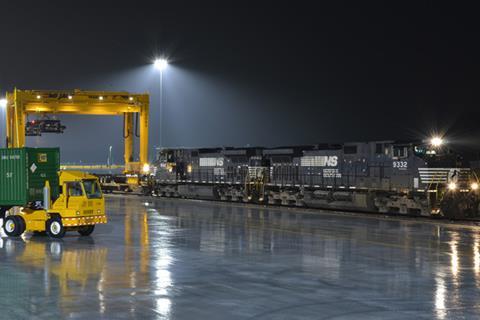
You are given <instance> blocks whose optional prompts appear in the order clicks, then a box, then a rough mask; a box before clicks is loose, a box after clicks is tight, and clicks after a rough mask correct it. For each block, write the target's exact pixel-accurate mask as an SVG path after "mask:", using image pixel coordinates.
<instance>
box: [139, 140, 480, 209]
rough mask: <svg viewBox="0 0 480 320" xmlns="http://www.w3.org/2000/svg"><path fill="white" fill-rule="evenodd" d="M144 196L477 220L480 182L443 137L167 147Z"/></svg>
mask: <svg viewBox="0 0 480 320" xmlns="http://www.w3.org/2000/svg"><path fill="white" fill-rule="evenodd" d="M152 167H153V172H152V174H151V175H150V176H149V178H148V179H147V180H146V181H145V183H144V184H143V187H142V189H143V192H144V194H153V195H157V196H166V197H184V198H194V199H208V200H223V201H235V202H254V203H262V204H271V205H286V206H301V207H311V208H330V209H341V210H355V211H368V212H381V213H395V214H408V215H418V216H432V215H434V216H444V217H448V218H477V217H478V216H479V215H480V212H479V211H480V208H479V203H480V201H479V199H480V197H479V182H478V178H477V176H476V175H475V173H474V171H472V170H471V169H470V167H469V164H468V163H467V162H466V161H465V159H464V158H463V157H462V156H461V155H460V154H459V153H456V152H453V151H452V150H451V149H450V148H448V147H447V146H446V145H445V144H443V141H442V140H441V139H440V138H435V139H432V140H429V141H393V140H392V141H371V142H354V143H341V144H317V145H307V146H287V147H276V148H263V147H248V148H211V149H194V148H191V149H190V148H177V149H161V150H159V152H158V156H157V159H156V161H155V163H153V166H152Z"/></svg>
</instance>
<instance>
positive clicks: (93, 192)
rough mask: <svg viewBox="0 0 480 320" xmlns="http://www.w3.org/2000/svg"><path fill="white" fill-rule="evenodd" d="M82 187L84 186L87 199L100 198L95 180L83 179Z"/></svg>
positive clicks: (100, 193)
mask: <svg viewBox="0 0 480 320" xmlns="http://www.w3.org/2000/svg"><path fill="white" fill-rule="evenodd" d="M83 187H84V188H85V193H86V194H87V198H89V199H100V198H102V191H101V190H100V186H99V185H98V182H97V180H83Z"/></svg>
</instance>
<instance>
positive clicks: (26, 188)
mask: <svg viewBox="0 0 480 320" xmlns="http://www.w3.org/2000/svg"><path fill="white" fill-rule="evenodd" d="M59 170H60V149H59V148H13V149H0V207H8V206H25V205H26V204H28V203H29V202H35V201H43V187H44V186H45V181H46V180H48V181H49V182H50V187H51V194H52V197H53V198H56V197H57V196H58V192H59V185H58V184H59V182H58V171H59Z"/></svg>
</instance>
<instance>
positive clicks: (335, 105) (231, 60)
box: [0, 1, 480, 162]
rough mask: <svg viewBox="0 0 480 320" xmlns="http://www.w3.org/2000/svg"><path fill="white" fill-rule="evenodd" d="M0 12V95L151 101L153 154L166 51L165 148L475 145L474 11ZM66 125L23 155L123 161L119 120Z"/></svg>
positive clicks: (226, 7)
mask: <svg viewBox="0 0 480 320" xmlns="http://www.w3.org/2000/svg"><path fill="white" fill-rule="evenodd" d="M94 4H95V5H94ZM3 8H4V12H6V13H7V14H4V15H3V17H2V19H1V22H0V26H1V28H0V35H1V39H2V41H3V43H4V46H3V49H2V50H0V90H1V91H2V92H4V91H10V90H12V88H13V87H18V88H22V89H74V88H80V89H93V90H128V91H134V92H145V91H147V92H150V94H151V126H150V127H151V128H150V137H151V139H150V145H151V150H153V148H154V146H158V144H159V138H158V136H159V129H158V127H159V120H158V119H159V114H158V105H159V94H158V93H159V83H158V81H159V79H158V72H155V70H153V68H152V66H151V65H150V64H151V62H152V59H153V58H154V57H155V56H162V55H164V56H166V57H168V58H169V60H170V62H171V65H170V66H169V68H168V69H167V70H166V71H165V74H164V93H165V105H164V117H163V124H164V129H163V132H164V139H163V141H164V146H170V147H173V146H186V147H215V146H245V145H261V146H278V145H293V144H315V143H321V142H343V141H364V140H390V139H392V140H398V139H415V140H417V139H425V138H427V137H428V136H430V135H431V134H433V133H441V134H445V136H446V137H447V139H448V140H450V141H451V142H452V143H455V144H456V145H457V144H458V145H459V146H461V147H462V148H465V149H466V150H469V151H475V150H478V149H479V145H480V127H479V126H478V120H479V119H480V108H479V107H478V105H479V97H478V94H477V93H476V92H477V88H478V87H479V79H478V74H479V72H478V71H479V69H480V68H479V63H478V57H479V56H480V48H479V44H478V43H477V41H475V39H476V34H477V31H478V26H477V25H476V17H475V16H474V14H475V13H476V10H474V8H468V7H466V6H460V5H458V6H453V5H451V4H450V5H442V4H439V3H436V2H427V1H423V2H415V3H412V4H403V3H402V4H391V3H388V4H387V3H382V2H378V3H370V4H365V3H352V4H346V3H342V4H340V3H328V4H321V5H319V4H316V6H313V5H312V6H310V5H305V4H288V3H279V2H262V4H254V5H253V4H252V5H249V4H242V5H236V6H234V5H231V4H226V3H222V2H218V3H214V2H202V4H199V3H194V4H188V3H186V2H181V3H178V2H176V3H170V2H148V1H137V2H136V3H135V5H134V6H133V5H131V3H130V2H128V3H127V2H110V1H100V2H92V3H90V2H81V3H80V2H78V3H75V4H74V3H65V2H60V1H51V2H49V3H46V4H45V3H42V4H40V3H33V4H32V3H28V2H22V1H19V2H15V4H13V3H5V4H4V5H3ZM19 17H21V18H22V19H19ZM60 118H61V119H62V120H63V121H64V122H65V124H66V125H67V130H66V133H65V134H64V135H63V136H56V135H45V136H44V137H42V138H33V139H29V145H31V146H35V145H51V146H53V145H55V146H60V147H61V148H62V158H63V159H65V160H66V161H75V160H77V159H81V160H83V161H86V162H88V161H90V162H101V161H105V159H106V154H107V153H106V149H107V148H108V146H109V145H113V146H114V158H115V159H121V158H122V150H123V147H122V139H121V118H108V119H107V118H102V117H97V118H88V119H84V118H83V117H76V116H68V117H60ZM2 128H3V127H2ZM105 128H109V130H105ZM110 128H111V129H110ZM100 133H101V134H100ZM92 141H95V143H94V144H92V143H91V142H92ZM151 156H152V154H151Z"/></svg>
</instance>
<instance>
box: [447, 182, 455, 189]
mask: <svg viewBox="0 0 480 320" xmlns="http://www.w3.org/2000/svg"><path fill="white" fill-rule="evenodd" d="M455 189H457V184H456V183H455V182H450V183H449V184H448V190H450V191H454V190H455Z"/></svg>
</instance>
